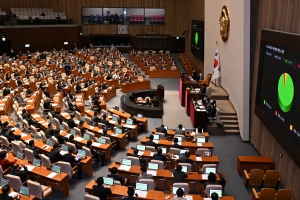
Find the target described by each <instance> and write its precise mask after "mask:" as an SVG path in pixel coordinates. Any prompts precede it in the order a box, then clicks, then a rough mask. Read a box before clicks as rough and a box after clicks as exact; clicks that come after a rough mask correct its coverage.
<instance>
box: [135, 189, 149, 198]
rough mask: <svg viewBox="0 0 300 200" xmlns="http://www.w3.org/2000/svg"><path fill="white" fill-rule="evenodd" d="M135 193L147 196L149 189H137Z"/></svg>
mask: <svg viewBox="0 0 300 200" xmlns="http://www.w3.org/2000/svg"><path fill="white" fill-rule="evenodd" d="M135 193H136V194H137V195H138V197H143V198H146V196H147V194H148V191H143V190H135Z"/></svg>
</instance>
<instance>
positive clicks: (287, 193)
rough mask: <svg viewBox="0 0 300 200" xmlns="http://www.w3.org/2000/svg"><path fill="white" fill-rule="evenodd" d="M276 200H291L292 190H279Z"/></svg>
mask: <svg viewBox="0 0 300 200" xmlns="http://www.w3.org/2000/svg"><path fill="white" fill-rule="evenodd" d="M276 200H293V190H291V189H280V190H278V191H277V194H276Z"/></svg>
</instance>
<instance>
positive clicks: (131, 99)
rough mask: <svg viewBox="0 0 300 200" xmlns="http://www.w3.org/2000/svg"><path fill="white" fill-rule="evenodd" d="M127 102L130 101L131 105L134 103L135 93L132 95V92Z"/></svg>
mask: <svg viewBox="0 0 300 200" xmlns="http://www.w3.org/2000/svg"><path fill="white" fill-rule="evenodd" d="M129 100H130V101H131V102H132V103H135V101H136V97H135V93H134V92H133V93H132V94H131V95H130V96H129Z"/></svg>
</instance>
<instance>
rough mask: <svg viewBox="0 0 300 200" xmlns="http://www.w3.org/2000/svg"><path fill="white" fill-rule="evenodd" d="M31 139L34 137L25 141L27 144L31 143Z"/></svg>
mask: <svg viewBox="0 0 300 200" xmlns="http://www.w3.org/2000/svg"><path fill="white" fill-rule="evenodd" d="M30 140H32V139H28V140H25V141H24V142H25V143H26V144H29V141H30Z"/></svg>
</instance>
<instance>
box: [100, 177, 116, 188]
mask: <svg viewBox="0 0 300 200" xmlns="http://www.w3.org/2000/svg"><path fill="white" fill-rule="evenodd" d="M103 183H104V185H108V186H113V185H114V179H113V178H111V177H103Z"/></svg>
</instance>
